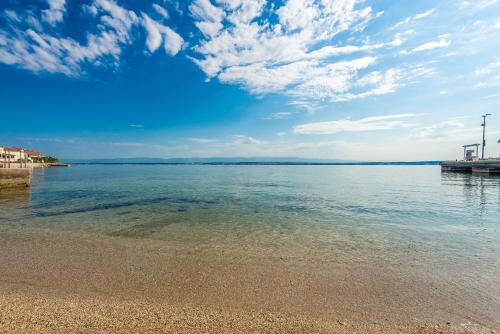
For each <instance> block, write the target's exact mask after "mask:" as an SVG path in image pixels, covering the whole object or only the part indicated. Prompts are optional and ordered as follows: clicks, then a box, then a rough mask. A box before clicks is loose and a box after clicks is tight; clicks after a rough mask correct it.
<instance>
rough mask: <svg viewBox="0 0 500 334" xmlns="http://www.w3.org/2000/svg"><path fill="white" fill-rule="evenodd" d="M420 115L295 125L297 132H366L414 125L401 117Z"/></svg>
mask: <svg viewBox="0 0 500 334" xmlns="http://www.w3.org/2000/svg"><path fill="white" fill-rule="evenodd" d="M416 116H420V114H396V115H381V116H373V117H366V118H362V119H359V120H356V121H352V120H349V119H343V120H338V121H330V122H318V123H308V124H302V125H297V126H295V127H294V129H293V132H294V133H295V134H305V135H325V134H335V133H340V132H364V131H376V130H390V129H395V128H409V127H414V126H415V124H413V123H408V122H405V121H402V120H401V119H405V118H410V117H416Z"/></svg>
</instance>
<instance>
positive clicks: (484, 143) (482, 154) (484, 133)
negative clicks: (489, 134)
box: [481, 114, 491, 160]
mask: <svg viewBox="0 0 500 334" xmlns="http://www.w3.org/2000/svg"><path fill="white" fill-rule="evenodd" d="M488 116H491V114H485V115H483V116H482V117H483V124H481V126H482V127H483V146H482V152H481V160H484V147H485V146H486V139H485V135H486V117H488Z"/></svg>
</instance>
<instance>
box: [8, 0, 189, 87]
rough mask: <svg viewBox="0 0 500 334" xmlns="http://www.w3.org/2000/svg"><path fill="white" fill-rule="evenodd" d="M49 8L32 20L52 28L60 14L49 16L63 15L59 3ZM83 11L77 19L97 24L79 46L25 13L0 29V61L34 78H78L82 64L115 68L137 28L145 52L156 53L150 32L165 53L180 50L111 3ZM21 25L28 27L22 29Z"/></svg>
mask: <svg viewBox="0 0 500 334" xmlns="http://www.w3.org/2000/svg"><path fill="white" fill-rule="evenodd" d="M49 4H50V8H49V9H48V10H42V11H39V12H38V16H39V17H41V18H42V19H43V21H46V22H48V24H49V25H53V24H55V23H57V22H60V20H63V19H64V17H63V15H62V14H61V16H58V15H56V14H54V12H61V13H64V11H65V7H64V5H65V1H61V0H50V1H49ZM83 9H84V10H83V14H85V15H90V16H91V17H92V18H94V19H97V20H98V23H97V24H94V26H96V27H97V29H96V31H93V32H92V33H90V32H89V33H87V34H86V41H85V42H84V43H80V42H78V41H76V40H74V39H72V38H70V37H64V36H63V35H61V34H60V33H54V32H52V31H51V30H47V29H45V26H44V25H43V24H42V23H40V22H41V21H40V20H38V19H37V17H36V16H37V13H36V12H34V11H32V10H27V11H26V13H25V15H23V16H22V22H20V23H16V22H13V23H11V25H10V26H8V27H5V28H0V36H2V37H1V38H0V42H1V43H0V62H3V63H6V64H9V65H15V66H18V67H20V68H23V69H26V70H29V71H32V72H35V73H39V72H49V73H62V74H64V75H67V76H72V77H78V76H81V75H84V74H85V69H84V68H83V66H85V65H87V66H88V65H92V66H111V67H117V66H119V63H120V57H121V54H122V49H123V48H124V47H125V46H127V45H130V44H131V43H132V42H133V41H134V38H135V36H134V34H133V29H134V28H136V27H140V26H142V25H144V26H145V28H146V29H147V31H148V38H147V41H146V44H147V47H148V49H150V50H156V49H157V48H158V46H159V45H158V41H159V39H158V35H157V34H155V31H157V32H159V33H160V37H162V36H163V37H164V48H165V51H166V52H167V53H168V54H171V55H175V54H176V53H178V52H179V50H180V49H181V48H182V45H183V42H184V41H183V39H182V38H181V37H180V36H179V35H178V34H177V33H175V32H174V31H173V30H172V29H170V28H169V27H166V26H164V25H161V24H159V23H157V22H155V21H153V20H150V22H148V25H147V24H146V21H147V20H146V19H144V18H140V17H138V16H137V14H136V13H135V12H134V11H131V10H128V9H126V8H124V7H122V6H120V5H118V4H117V3H116V2H115V1H114V0H94V1H93V2H91V3H90V4H88V5H84V6H83ZM47 11H50V13H49V12H47ZM140 23H142V25H141V24H140ZM24 24H28V25H30V26H32V28H28V29H25V28H24ZM4 29H5V30H4ZM160 42H161V40H160Z"/></svg>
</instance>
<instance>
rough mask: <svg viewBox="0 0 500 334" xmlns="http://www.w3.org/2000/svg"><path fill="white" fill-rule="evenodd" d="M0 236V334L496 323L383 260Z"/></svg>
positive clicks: (366, 329)
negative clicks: (305, 257)
mask: <svg viewBox="0 0 500 334" xmlns="http://www.w3.org/2000/svg"><path fill="white" fill-rule="evenodd" d="M0 241H1V242H0V253H2V254H3V256H2V257H1V258H0V277H1V279H0V314H2V315H0V331H3V332H9V331H11V332H16V331H19V330H23V326H32V327H25V328H24V330H26V331H29V332H44V331H51V332H64V330H65V329H66V328H72V330H71V331H72V332H73V331H74V332H78V331H81V332H99V331H104V332H106V331H108V330H107V329H109V328H115V329H116V330H115V331H118V332H134V331H135V332H137V331H140V332H151V333H156V332H179V331H186V332H214V333H215V332H227V333H230V332H234V333H238V332H241V333H246V332H273V333H281V332H283V333H293V332H297V333H311V332H312V333H314V332H318V333H372V332H380V333H393V332H394V333H399V332H403V333H483V332H484V333H492V332H494V330H498V323H495V321H497V320H496V319H495V318H494V317H495V316H494V314H495V309H496V310H498V309H499V307H498V305H497V304H498V301H497V300H496V299H492V300H490V301H488V300H483V299H481V298H484V296H482V297H481V296H479V297H476V300H469V299H470V298H472V297H471V296H473V295H474V293H475V291H461V290H460V287H458V286H449V287H447V286H446V283H447V282H445V281H439V280H437V279H436V280H433V278H432V279H431V278H429V277H424V276H415V275H414V273H411V272H409V271H406V269H405V270H402V269H401V268H398V269H397V270H396V269H393V268H390V267H383V264H381V263H372V264H370V263H369V262H366V263H365V262H359V263H357V264H355V263H352V264H350V265H349V264H346V263H341V262H342V261H331V262H328V263H322V262H321V261H317V262H311V261H307V260H304V261H300V260H297V259H293V260H292V259H290V260H289V259H286V258H280V257H276V258H275V257H272V256H269V255H267V256H263V255H258V256H255V257H253V258H252V257H250V256H247V254H245V253H244V252H242V253H234V254H233V253H224V252H219V253H218V252H217V251H214V252H213V253H210V254H209V253H207V252H206V251H204V250H203V249H192V248H191V247H190V246H189V245H188V246H186V245H183V246H180V245H179V244H172V243H168V242H165V241H162V240H151V239H133V238H123V237H109V236H102V235H101V236H100V235H96V234H88V235H85V234H82V233H79V232H78V233H76V232H61V231H57V232H56V231H53V230H49V229H40V230H37V229H32V230H23V231H15V230H14V231H13V230H10V229H0ZM464 293H465V294H464ZM492 301H493V304H491V303H492ZM488 305H489V306H491V307H492V308H491V309H486V307H487V306H488ZM79 310H83V312H80V311H79ZM28 319H33V320H28ZM2 326H3V327H2ZM109 326H112V327H109ZM186 326H187V327H186Z"/></svg>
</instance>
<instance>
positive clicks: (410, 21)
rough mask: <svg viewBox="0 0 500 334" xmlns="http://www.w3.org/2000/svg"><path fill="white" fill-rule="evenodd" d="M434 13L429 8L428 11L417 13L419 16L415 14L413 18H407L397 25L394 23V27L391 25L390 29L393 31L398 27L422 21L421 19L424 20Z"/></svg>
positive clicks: (432, 9)
mask: <svg viewBox="0 0 500 334" xmlns="http://www.w3.org/2000/svg"><path fill="white" fill-rule="evenodd" d="M434 11H435V9H434V8H431V9H429V10H426V11H425V12H423V13H419V14H416V15H414V16H409V17H407V18H406V19H404V20H402V21H399V22H398V23H396V24H395V25H393V26H392V27H391V28H390V29H391V30H394V29H396V28H399V27H401V26H403V25H406V24H409V23H412V22H415V21H418V20H421V19H423V18H425V17H427V16H430V15H431V14H432V13H434Z"/></svg>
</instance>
